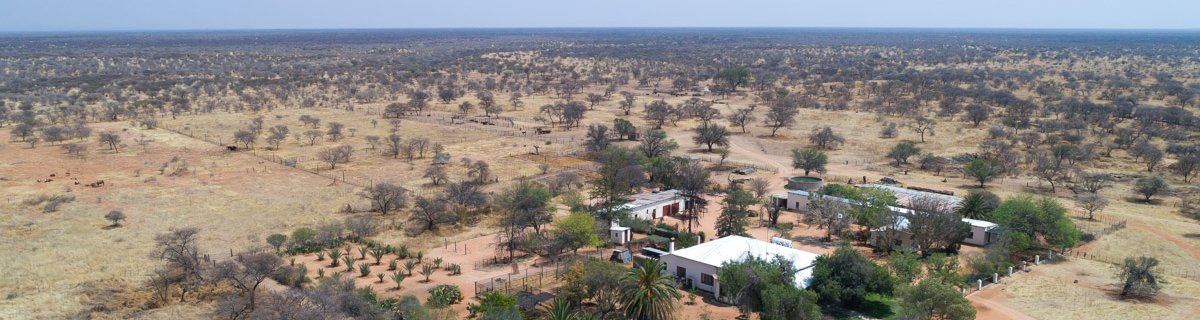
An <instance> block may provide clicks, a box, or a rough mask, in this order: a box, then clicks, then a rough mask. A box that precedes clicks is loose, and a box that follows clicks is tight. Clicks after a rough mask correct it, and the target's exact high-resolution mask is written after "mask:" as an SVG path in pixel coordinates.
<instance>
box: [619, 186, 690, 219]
mask: <svg viewBox="0 0 1200 320" xmlns="http://www.w3.org/2000/svg"><path fill="white" fill-rule="evenodd" d="M630 199H632V201H630V202H628V203H626V204H624V205H622V206H621V208H622V209H625V210H629V216H631V217H636V218H639V219H645V220H650V219H658V218H662V217H663V216H670V215H675V214H676V213H679V212H680V211H682V210H686V209H687V202H686V201H684V198H683V197H682V196H680V195H679V190H674V189H672V190H666V191H652V192H648V193H639V194H635V195H633V196H630Z"/></svg>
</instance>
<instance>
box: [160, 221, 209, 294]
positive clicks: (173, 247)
mask: <svg viewBox="0 0 1200 320" xmlns="http://www.w3.org/2000/svg"><path fill="white" fill-rule="evenodd" d="M199 233H200V229H197V228H191V227H189V228H179V229H171V230H170V231H168V232H166V233H161V234H158V235H156V236H154V243H155V248H156V249H155V252H154V255H155V256H156V257H157V258H158V259H161V260H163V262H165V263H166V266H164V272H163V273H164V274H171V275H172V276H171V277H170V278H171V279H174V280H175V281H174V282H175V283H178V284H179V287H180V290H181V291H182V292H181V293H180V295H179V301H180V302H183V301H185V299H186V297H187V293H188V292H190V291H194V290H195V289H196V288H198V287H200V285H201V284H203V282H204V280H205V277H204V274H205V272H204V267H205V265H206V264H205V261H204V260H203V259H202V257H204V255H203V254H202V253H201V252H200V247H199V246H198V245H197V244H196V235H197V234H199ZM168 286H169V284H168Z"/></svg>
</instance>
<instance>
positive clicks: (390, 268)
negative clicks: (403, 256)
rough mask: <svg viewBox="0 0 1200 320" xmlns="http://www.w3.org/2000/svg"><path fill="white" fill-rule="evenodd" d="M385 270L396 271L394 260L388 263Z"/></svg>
mask: <svg viewBox="0 0 1200 320" xmlns="http://www.w3.org/2000/svg"><path fill="white" fill-rule="evenodd" d="M387 270H388V271H396V260H392V261H389V262H388V268H387Z"/></svg>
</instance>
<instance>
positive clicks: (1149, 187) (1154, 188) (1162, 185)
mask: <svg viewBox="0 0 1200 320" xmlns="http://www.w3.org/2000/svg"><path fill="white" fill-rule="evenodd" d="M1170 187H1171V186H1170V185H1168V184H1167V180H1165V179H1163V178H1162V177H1160V176H1157V175H1154V176H1149V177H1142V178H1138V179H1137V180H1136V181H1134V183H1133V191H1134V192H1137V193H1138V194H1140V195H1142V196H1143V197H1145V199H1146V202H1150V197H1153V196H1155V195H1157V194H1160V193H1163V192H1166V191H1167V190H1168V189H1170Z"/></svg>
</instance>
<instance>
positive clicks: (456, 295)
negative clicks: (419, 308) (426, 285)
mask: <svg viewBox="0 0 1200 320" xmlns="http://www.w3.org/2000/svg"><path fill="white" fill-rule="evenodd" d="M462 299H463V295H462V291H459V290H458V286H455V285H448V284H443V285H439V286H436V287H433V288H432V289H429V299H428V300H426V301H425V305H428V306H430V307H434V308H442V307H446V306H450V305H453V304H457V303H459V302H460V301H462Z"/></svg>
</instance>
